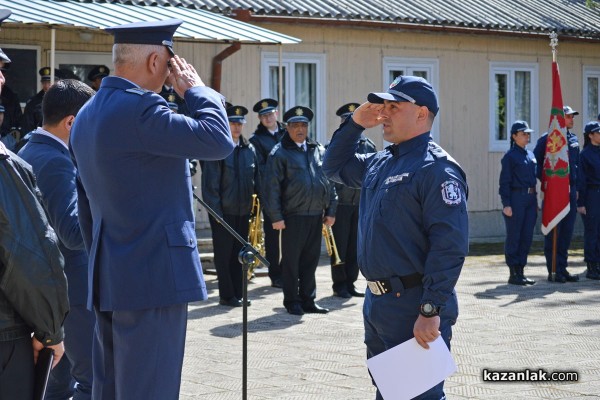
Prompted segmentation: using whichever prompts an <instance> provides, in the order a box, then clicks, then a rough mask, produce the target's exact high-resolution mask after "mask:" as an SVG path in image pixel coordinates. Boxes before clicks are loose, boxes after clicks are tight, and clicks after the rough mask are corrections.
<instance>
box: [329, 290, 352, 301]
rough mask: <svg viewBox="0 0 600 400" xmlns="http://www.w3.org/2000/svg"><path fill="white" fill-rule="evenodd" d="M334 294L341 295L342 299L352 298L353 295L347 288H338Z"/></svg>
mask: <svg viewBox="0 0 600 400" xmlns="http://www.w3.org/2000/svg"><path fill="white" fill-rule="evenodd" d="M333 295H334V296H335V297H341V298H342V299H350V298H352V295H351V294H350V293H349V292H348V291H347V290H344V289H342V290H338V291H335V290H334V291H333Z"/></svg>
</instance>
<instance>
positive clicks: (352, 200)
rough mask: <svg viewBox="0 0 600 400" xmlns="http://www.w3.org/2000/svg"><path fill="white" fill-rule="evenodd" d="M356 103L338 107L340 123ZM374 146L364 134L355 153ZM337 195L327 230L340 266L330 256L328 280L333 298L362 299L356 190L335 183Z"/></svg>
mask: <svg viewBox="0 0 600 400" xmlns="http://www.w3.org/2000/svg"><path fill="white" fill-rule="evenodd" d="M359 106H360V104H359V103H348V104H344V105H343V106H341V107H340V108H339V109H338V110H337V111H336V115H337V116H338V117H340V118H341V119H342V122H344V120H346V118H348V117H349V116H351V115H352V113H353V112H354V110H356V109H357V108H358V107H359ZM376 151H377V149H376V148H375V143H373V141H372V140H371V139H369V138H367V137H366V136H364V135H361V137H360V139H359V140H358V149H357V150H356V152H357V153H358V154H368V153H375V152H376ZM335 190H336V192H337V195H338V206H337V209H336V212H335V221H336V222H335V224H334V225H333V226H332V227H331V230H332V231H333V236H334V238H335V244H336V247H337V250H338V252H339V258H340V260H341V261H342V264H340V265H335V261H336V260H335V259H334V255H332V256H331V279H332V280H333V286H332V287H333V295H334V296H338V297H342V298H346V299H348V298H350V297H352V296H356V297H364V296H365V293H364V292H363V291H362V290H360V289H357V288H356V287H355V285H354V283H355V282H356V280H357V279H358V262H357V260H356V241H357V235H358V202H359V200H360V189H356V188H351V187H348V186H346V185H342V184H341V183H335Z"/></svg>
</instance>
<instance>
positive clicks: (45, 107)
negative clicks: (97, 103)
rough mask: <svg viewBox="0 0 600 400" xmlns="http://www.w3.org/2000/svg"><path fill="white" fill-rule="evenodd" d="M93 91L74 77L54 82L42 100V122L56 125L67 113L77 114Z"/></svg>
mask: <svg viewBox="0 0 600 400" xmlns="http://www.w3.org/2000/svg"><path fill="white" fill-rule="evenodd" d="M94 93H96V92H94V90H93V89H92V88H91V87H89V86H88V85H86V84H85V83H83V82H81V81H78V80H76V79H63V80H60V81H58V82H56V83H55V84H54V85H52V86H50V89H48V91H47V92H46V94H44V99H43V100H42V114H43V117H44V120H43V121H44V122H43V123H44V124H48V125H56V124H58V123H59V122H60V121H62V120H63V119H64V118H65V117H68V116H69V115H77V113H78V112H79V110H80V109H81V107H83V105H84V104H85V103H86V102H87V101H88V100H89V99H90V98H91V97H92V96H93V95H94Z"/></svg>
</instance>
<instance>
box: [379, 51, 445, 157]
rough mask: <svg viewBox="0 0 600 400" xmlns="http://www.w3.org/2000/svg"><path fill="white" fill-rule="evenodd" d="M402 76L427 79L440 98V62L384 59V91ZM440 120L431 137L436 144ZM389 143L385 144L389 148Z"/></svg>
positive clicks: (419, 59)
mask: <svg viewBox="0 0 600 400" xmlns="http://www.w3.org/2000/svg"><path fill="white" fill-rule="evenodd" d="M400 75H414V76H419V77H421V78H424V79H426V80H427V81H428V82H429V83H431V85H432V86H433V89H434V90H435V91H436V93H437V95H438V100H439V98H440V93H439V90H438V60H436V59H422V58H398V57H384V58H383V90H384V91H387V90H388V89H389V87H390V83H392V82H393V81H394V79H396V78H397V77H398V76H400ZM439 125H440V122H439V118H437V117H436V119H435V121H434V123H433V127H432V128H431V136H432V137H433V140H435V141H436V142H438V141H439V139H440V138H439ZM388 144H389V143H385V141H384V146H387V145H388Z"/></svg>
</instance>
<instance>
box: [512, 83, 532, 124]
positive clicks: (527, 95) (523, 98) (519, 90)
mask: <svg viewBox="0 0 600 400" xmlns="http://www.w3.org/2000/svg"><path fill="white" fill-rule="evenodd" d="M514 106H515V107H514V109H513V110H514V114H513V115H514V119H515V120H524V121H527V123H529V124H531V122H532V121H531V73H530V72H529V71H515V103H514ZM511 123H512V121H511Z"/></svg>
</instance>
